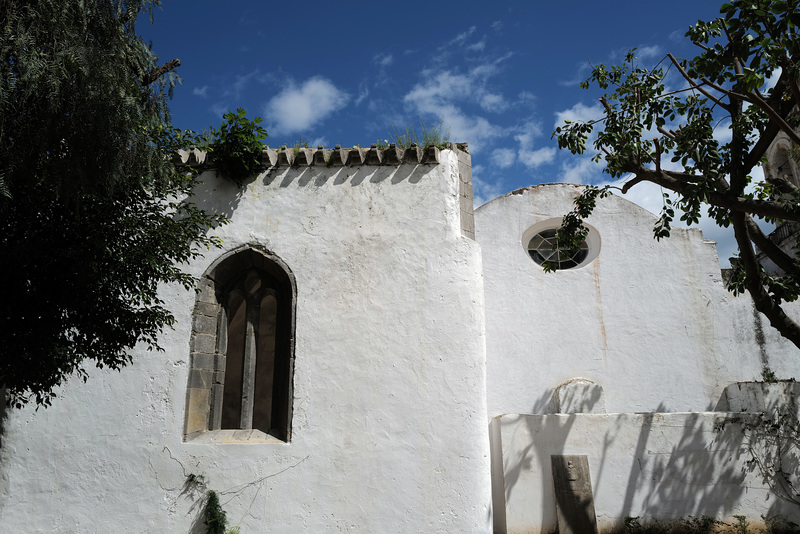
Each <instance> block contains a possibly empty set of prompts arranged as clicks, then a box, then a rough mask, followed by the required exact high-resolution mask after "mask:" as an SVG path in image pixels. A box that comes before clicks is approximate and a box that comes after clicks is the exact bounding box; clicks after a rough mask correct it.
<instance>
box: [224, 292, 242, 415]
mask: <svg viewBox="0 0 800 534" xmlns="http://www.w3.org/2000/svg"><path fill="white" fill-rule="evenodd" d="M246 312H247V306H246V304H245V300H244V297H242V295H241V294H239V293H238V292H236V291H234V292H232V293H231V294H230V296H229V297H228V347H227V350H226V351H225V386H224V392H223V394H222V424H221V428H239V415H240V413H241V410H242V370H243V366H244V340H245V334H246V332H247V313H246Z"/></svg>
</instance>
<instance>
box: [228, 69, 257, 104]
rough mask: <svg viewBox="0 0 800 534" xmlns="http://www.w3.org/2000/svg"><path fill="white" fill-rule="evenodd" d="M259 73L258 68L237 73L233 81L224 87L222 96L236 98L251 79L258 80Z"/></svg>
mask: <svg viewBox="0 0 800 534" xmlns="http://www.w3.org/2000/svg"><path fill="white" fill-rule="evenodd" d="M260 78H261V75H260V72H259V70H258V69H255V70H253V71H250V72H248V73H247V74H238V75H237V76H236V79H235V80H234V82H233V83H232V84H230V85H228V86H226V87H225V90H224V91H223V93H222V96H226V97H227V96H232V97H233V98H236V99H238V98H239V96H240V95H241V94H242V91H243V90H244V89H245V87H247V85H248V84H249V83H250V82H251V81H252V80H254V79H255V80H257V81H260Z"/></svg>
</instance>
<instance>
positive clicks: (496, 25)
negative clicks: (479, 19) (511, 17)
mask: <svg viewBox="0 0 800 534" xmlns="http://www.w3.org/2000/svg"><path fill="white" fill-rule="evenodd" d="M492 29H493V30H494V31H496V32H499V31H500V30H502V29H503V21H502V20H496V21H494V22H492Z"/></svg>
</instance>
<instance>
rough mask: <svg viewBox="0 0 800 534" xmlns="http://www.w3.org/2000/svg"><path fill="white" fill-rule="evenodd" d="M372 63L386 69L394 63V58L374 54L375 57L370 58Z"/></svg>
mask: <svg viewBox="0 0 800 534" xmlns="http://www.w3.org/2000/svg"><path fill="white" fill-rule="evenodd" d="M372 62H373V63H375V64H376V65H379V66H381V67H388V66H389V65H391V64H392V63H394V56H392V54H375V57H373V58H372Z"/></svg>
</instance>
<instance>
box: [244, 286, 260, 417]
mask: <svg viewBox="0 0 800 534" xmlns="http://www.w3.org/2000/svg"><path fill="white" fill-rule="evenodd" d="M246 306H247V310H246V314H247V333H246V334H245V335H246V337H245V341H244V369H243V373H242V412H241V415H240V419H239V426H240V428H242V429H248V430H249V429H251V428H253V406H254V404H255V388H256V383H255V376H256V359H257V357H258V354H257V351H258V343H257V340H258V330H259V328H258V321H259V315H260V313H259V311H260V310H259V299H258V298H257V296H256V295H253V294H249V295H248V296H247V304H246Z"/></svg>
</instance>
